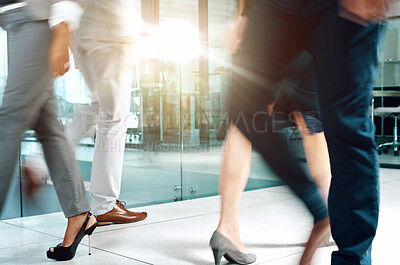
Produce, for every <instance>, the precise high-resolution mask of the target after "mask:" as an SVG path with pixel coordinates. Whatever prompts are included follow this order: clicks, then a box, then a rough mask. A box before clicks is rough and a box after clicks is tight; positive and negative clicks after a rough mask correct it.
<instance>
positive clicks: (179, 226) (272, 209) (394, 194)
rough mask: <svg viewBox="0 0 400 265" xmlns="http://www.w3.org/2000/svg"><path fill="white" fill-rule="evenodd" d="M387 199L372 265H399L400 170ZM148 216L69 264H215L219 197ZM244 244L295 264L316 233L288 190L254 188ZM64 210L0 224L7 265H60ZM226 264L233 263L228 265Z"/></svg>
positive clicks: (320, 254)
mask: <svg viewBox="0 0 400 265" xmlns="http://www.w3.org/2000/svg"><path fill="white" fill-rule="evenodd" d="M381 176H382V177H381V184H382V185H381V186H382V202H381V215H380V223H379V230H378V234H377V237H376V240H375V241H374V247H373V264H379V265H380V264H395V261H396V260H398V257H397V256H398V254H397V253H398V250H399V249H400V243H399V240H398V239H399V238H400V230H399V229H398V220H399V219H400V193H399V192H398V191H399V190H400V171H399V170H394V169H382V170H381ZM135 210H146V211H148V213H149V217H148V219H146V220H144V221H142V222H140V223H136V224H127V225H112V226H108V227H100V228H98V229H97V230H96V231H95V233H94V235H93V238H92V245H93V246H94V249H93V255H92V256H88V255H87V246H88V241H87V238H85V239H84V240H83V242H82V245H81V246H80V247H79V249H78V252H77V256H76V257H75V259H74V260H73V261H70V262H65V263H63V264H100V265H103V264H104V265H108V264H111V265H113V264H118V265H119V264H122V265H124V264H162V265H169V264H171V265H190V264H196V265H208V264H209V265H212V264H213V257H212V253H211V251H210V249H209V248H208V240H209V237H210V236H211V234H212V232H213V230H214V229H215V227H216V225H217V222H218V217H219V213H218V212H219V198H218V197H216V196H215V197H208V198H202V199H195V200H187V201H183V202H175V203H167V204H162V205H153V206H147V207H142V208H137V209H135ZM240 224H241V234H242V239H243V241H244V242H245V244H246V246H247V247H248V250H249V251H250V252H253V253H255V254H257V256H258V259H257V262H256V263H255V264H269V265H295V264H297V262H298V260H299V258H300V256H301V252H302V250H303V247H304V242H305V241H306V239H307V236H308V234H309V232H310V230H311V225H312V219H311V217H310V216H309V214H308V213H307V211H306V209H305V208H304V206H303V205H302V204H301V203H300V202H298V201H297V199H296V198H295V197H294V196H293V195H292V194H291V193H290V192H289V190H288V189H287V188H286V187H285V186H280V187H272V188H267V189H262V190H256V191H249V192H246V193H245V194H244V196H243V199H242V202H241V209H240ZM64 228H65V219H64V218H63V215H62V214H61V213H53V214H48V215H41V216H32V217H25V218H17V219H11V220H5V221H1V222H0V234H1V237H0V264H10V265H12V264H32V265H33V264H54V263H53V262H52V261H50V260H47V259H46V256H45V251H46V249H47V248H48V247H50V246H54V245H56V244H58V243H59V242H60V240H61V238H62V236H63V233H64ZM335 249H336V247H335V246H334V245H333V246H330V247H324V248H320V249H318V251H317V253H316V256H315V258H314V260H313V263H312V264H313V265H328V264H330V253H331V252H332V251H333V250H335ZM222 264H227V262H225V261H224V262H223V263H222Z"/></svg>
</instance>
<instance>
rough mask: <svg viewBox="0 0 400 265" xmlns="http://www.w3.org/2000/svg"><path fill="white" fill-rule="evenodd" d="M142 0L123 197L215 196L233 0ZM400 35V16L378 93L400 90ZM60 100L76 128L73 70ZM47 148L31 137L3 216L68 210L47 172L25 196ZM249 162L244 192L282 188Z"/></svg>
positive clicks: (392, 161) (389, 102)
mask: <svg viewBox="0 0 400 265" xmlns="http://www.w3.org/2000/svg"><path fill="white" fill-rule="evenodd" d="M135 3H136V4H137V5H136V10H135V14H134V16H135V17H138V18H139V17H140V16H141V14H143V16H146V17H147V19H146V21H145V23H143V24H142V26H143V27H142V28H144V29H145V30H146V32H145V34H142V35H143V36H142V39H143V41H142V42H140V43H138V44H137V45H136V46H135V47H133V50H134V54H135V56H134V57H135V58H134V67H133V68H132V72H133V75H134V81H133V83H132V86H131V98H130V100H131V107H130V116H129V119H128V121H127V136H126V150H125V157H124V163H123V176H122V190H121V195H120V199H121V200H123V201H126V202H127V205H128V206H129V207H133V206H140V205H148V204H154V203H163V202H172V201H178V200H185V199H193V198H199V197H204V196H210V195H215V194H217V193H218V175H219V164H220V162H221V151H222V150H223V140H224V137H225V135H226V131H227V129H228V127H229V122H228V121H227V118H228V116H227V113H226V107H227V106H226V105H227V98H228V94H229V86H230V76H231V74H230V71H231V65H232V58H231V55H230V54H229V53H228V52H227V51H226V49H225V48H224V34H225V31H226V27H227V24H228V22H229V20H230V18H231V17H232V15H233V14H234V12H235V8H236V1H232V0H213V1H207V0H148V1H139V0H138V1H135ZM136 21H137V20H136ZM137 25H138V24H137ZM137 25H135V26H137ZM138 28H140V27H138ZM399 30H400V20H399V19H393V20H391V21H390V22H389V23H388V28H387V31H386V34H385V37H384V41H383V42H382V45H381V49H380V64H379V69H378V78H377V83H376V90H378V91H387V90H390V91H393V90H396V91H399V88H400V78H399V77H400V71H399V70H400V69H398V67H399V65H400V64H399V62H400V59H399V56H398V55H399V50H398V49H399V45H398V38H399V34H398V32H399ZM149 36H150V37H149ZM6 44H7V42H6V33H5V32H4V31H0V101H1V98H2V94H3V92H4V87H5V85H6V78H7V45H6ZM72 61H73V60H72ZM55 95H56V97H57V101H58V114H59V120H60V122H61V123H62V124H63V125H66V124H68V123H69V122H71V120H72V118H73V117H74V114H75V113H76V111H77V110H79V108H80V107H81V106H83V105H85V104H90V92H89V89H88V87H87V86H86V84H85V81H84V79H83V77H82V75H81V74H80V72H79V71H78V70H76V69H75V67H74V65H73V64H72V65H71V70H70V72H69V73H68V74H66V75H65V76H64V77H62V78H59V79H57V80H56V82H55ZM399 102H400V101H399V98H398V97H397V98H396V97H391V98H383V97H375V101H374V102H373V104H374V107H375V108H377V107H380V106H397V105H399ZM375 123H376V125H377V140H378V142H385V141H390V139H392V138H393V125H394V121H393V119H392V118H385V119H381V118H379V117H375ZM286 136H287V139H288V142H289V143H290V146H291V147H292V148H293V150H294V152H296V155H297V156H298V157H300V158H301V159H303V160H304V153H303V151H302V145H301V139H300V135H299V133H298V132H297V131H296V130H292V128H289V129H287V133H286ZM387 151H388V152H387V153H386V151H385V150H382V155H381V156H380V159H381V163H384V164H387V165H392V166H393V165H400V161H399V157H395V156H393V153H392V152H391V150H390V149H388V150H387ZM41 152H42V150H41V146H40V144H39V143H38V142H37V140H36V137H35V133H34V132H33V131H27V132H26V134H25V137H24V140H23V142H22V145H21V152H20V157H19V159H18V164H17V167H16V171H15V176H14V178H13V179H14V180H13V183H12V186H11V190H10V192H9V197H8V200H7V204H6V206H5V209H4V211H3V214H2V215H1V216H0V219H5V218H12V217H19V216H29V215H35V214H43V213H49V212H56V211H61V208H60V206H59V203H58V200H57V197H56V194H55V191H54V187H53V184H52V182H51V179H50V177H48V174H47V173H46V174H44V177H43V180H42V182H43V187H42V191H41V193H40V194H39V195H38V196H37V197H36V199H35V200H33V201H32V200H31V201H28V200H26V198H25V197H24V195H23V192H22V191H23V190H24V188H25V182H24V179H23V174H22V172H23V168H22V166H21V164H22V162H23V161H24V160H25V159H26V158H27V157H30V159H33V161H36V162H35V163H42V162H40V161H41V158H40V156H41ZM93 153H94V135H93V136H90V137H87V138H85V139H83V140H81V141H80V143H79V144H78V146H77V147H76V159H77V161H78V163H79V166H80V169H81V172H82V176H83V179H84V181H85V185H86V187H87V189H88V188H89V186H90V181H91V180H90V175H91V169H92V160H93ZM252 156H253V157H252V168H251V174H250V178H249V182H248V185H247V187H246V189H247V190H250V189H257V188H265V187H271V186H275V185H281V184H282V182H281V181H279V180H278V179H277V178H276V176H275V175H274V174H273V173H272V172H271V171H270V169H269V168H268V166H267V165H266V164H265V163H264V162H263V159H262V157H261V156H260V155H259V154H258V153H257V152H253V155H252Z"/></svg>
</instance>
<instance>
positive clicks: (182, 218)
mask: <svg viewBox="0 0 400 265" xmlns="http://www.w3.org/2000/svg"><path fill="white" fill-rule="evenodd" d="M291 200H295V199H287V200H282V201H279V202H270V203H262V204H257V205H251V206H244V207H240V208H239V209H245V208H253V207H257V206H261V205H268V204H273V203H280V202H285V201H291ZM218 213H220V211H217V212H210V213H204V214H198V215H192V216H186V217H181V218H175V219H169V220H164V221H158V222H154V223H149V224H138V225H135V226H130V227H122V228H115V229H112V230H111V229H110V230H107V231H99V232H97V234H98V233H107V232H111V231H117V230H123V229H129V228H134V227H143V226H149V225H154V224H161V223H168V222H174V221H178V220H185V219H189V218H195V217H201V216H206V215H211V214H218Z"/></svg>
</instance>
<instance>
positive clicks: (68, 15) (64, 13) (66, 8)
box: [49, 1, 84, 31]
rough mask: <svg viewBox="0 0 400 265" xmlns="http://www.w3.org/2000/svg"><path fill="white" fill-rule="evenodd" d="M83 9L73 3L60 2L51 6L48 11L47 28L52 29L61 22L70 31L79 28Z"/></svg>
mask: <svg viewBox="0 0 400 265" xmlns="http://www.w3.org/2000/svg"><path fill="white" fill-rule="evenodd" d="M83 12H84V9H83V8H82V6H81V5H79V4H78V3H76V2H73V1H61V2H57V3H55V4H53V5H52V6H51V9H50V19H49V26H50V28H53V27H55V26H57V25H58V24H61V23H62V22H66V23H68V27H69V30H70V31H75V30H77V29H78V28H79V23H80V22H81V17H82V15H83Z"/></svg>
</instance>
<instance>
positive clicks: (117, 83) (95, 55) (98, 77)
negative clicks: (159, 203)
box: [78, 40, 133, 215]
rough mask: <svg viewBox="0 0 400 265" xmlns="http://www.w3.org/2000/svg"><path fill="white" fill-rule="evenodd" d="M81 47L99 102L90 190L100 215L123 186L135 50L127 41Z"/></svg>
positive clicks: (93, 206)
mask: <svg viewBox="0 0 400 265" xmlns="http://www.w3.org/2000/svg"><path fill="white" fill-rule="evenodd" d="M82 41H84V40H82ZM82 47H83V48H82V49H84V50H85V53H82V55H83V56H81V57H78V59H79V62H80V63H79V65H80V67H84V68H83V70H84V72H85V78H87V79H88V80H92V82H91V86H93V87H92V88H91V91H92V93H93V96H94V97H95V100H96V101H97V102H98V104H99V120H98V130H97V134H96V142H95V153H94V158H93V165H92V174H91V184H90V194H91V196H92V202H91V204H92V208H93V213H94V214H95V215H101V214H105V213H107V212H109V211H111V210H112V209H113V207H114V205H115V203H116V200H117V199H118V197H119V194H120V190H121V178H122V166H123V157H124V151H125V139H126V130H127V128H126V121H127V117H128V115H129V106H130V100H131V92H130V88H131V84H132V78H133V71H132V68H131V67H130V66H131V65H132V60H131V55H132V54H131V46H130V45H127V44H119V43H115V44H112V43H111V44H104V43H101V42H95V41H93V42H90V41H86V43H83V44H82ZM85 69H87V70H85Z"/></svg>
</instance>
